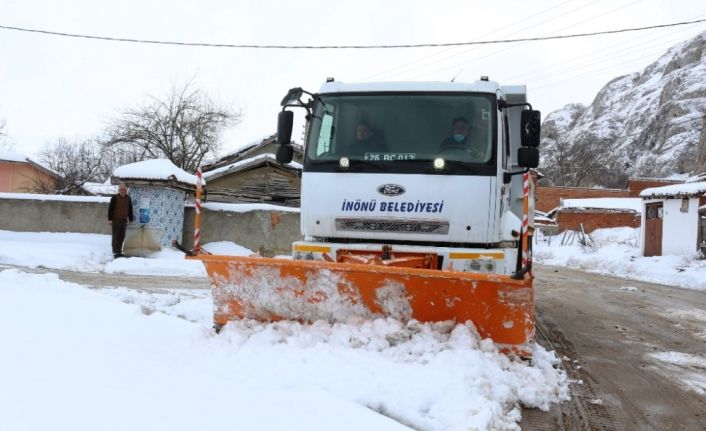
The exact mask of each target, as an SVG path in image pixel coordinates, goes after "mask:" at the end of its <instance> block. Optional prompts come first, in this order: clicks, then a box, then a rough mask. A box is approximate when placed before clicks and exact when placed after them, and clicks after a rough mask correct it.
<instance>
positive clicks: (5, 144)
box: [0, 118, 13, 150]
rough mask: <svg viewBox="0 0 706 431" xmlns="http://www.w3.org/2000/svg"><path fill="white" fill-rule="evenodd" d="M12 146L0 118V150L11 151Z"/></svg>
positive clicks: (3, 121) (3, 122) (2, 120)
mask: <svg viewBox="0 0 706 431" xmlns="http://www.w3.org/2000/svg"><path fill="white" fill-rule="evenodd" d="M12 147H13V145H12V144H11V143H10V140H9V139H8V137H7V132H6V129H5V119H3V118H0V150H11V149H12Z"/></svg>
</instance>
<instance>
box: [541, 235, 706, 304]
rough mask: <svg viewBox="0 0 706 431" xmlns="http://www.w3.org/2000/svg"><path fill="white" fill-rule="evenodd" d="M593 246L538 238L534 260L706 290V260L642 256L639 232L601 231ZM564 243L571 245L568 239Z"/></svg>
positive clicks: (558, 239) (689, 257) (558, 237)
mask: <svg viewBox="0 0 706 431" xmlns="http://www.w3.org/2000/svg"><path fill="white" fill-rule="evenodd" d="M591 237H592V238H593V240H594V242H593V244H591V245H589V246H582V245H581V244H580V243H579V241H578V240H577V239H574V241H573V243H571V244H565V245H562V244H561V241H562V238H563V236H562V235H557V236H554V237H551V238H549V237H544V238H538V241H537V242H536V244H535V246H534V259H535V261H536V262H538V263H541V264H544V265H554V266H566V267H569V268H574V269H580V270H583V271H591V272H598V273H601V274H611V275H616V276H621V277H625V278H630V279H635V280H641V281H647V282H652V283H660V284H667V285H670V286H679V287H684V288H688V289H698V290H706V260H703V259H699V257H698V255H697V253H694V254H693V255H690V256H652V257H645V256H642V255H641V253H640V242H639V241H640V229H634V228H628V227H623V228H612V229H598V230H596V231H594V232H592V233H591ZM565 242H568V241H567V240H565Z"/></svg>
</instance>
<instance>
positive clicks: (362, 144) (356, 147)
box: [351, 122, 387, 156]
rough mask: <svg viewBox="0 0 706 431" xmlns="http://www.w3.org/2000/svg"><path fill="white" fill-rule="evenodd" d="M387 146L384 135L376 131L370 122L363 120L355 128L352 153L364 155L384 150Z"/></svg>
mask: <svg viewBox="0 0 706 431" xmlns="http://www.w3.org/2000/svg"><path fill="white" fill-rule="evenodd" d="M386 150H387V148H386V146H385V143H384V142H383V140H382V137H381V136H380V135H379V134H378V133H375V131H374V130H373V129H372V128H371V127H370V125H369V124H368V123H365V122H361V123H358V125H357V126H356V128H355V142H354V144H353V148H352V151H351V153H352V155H359V156H362V155H364V154H365V153H370V152H372V153H376V152H384V151H386Z"/></svg>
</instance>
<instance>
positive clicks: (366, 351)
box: [0, 232, 568, 431]
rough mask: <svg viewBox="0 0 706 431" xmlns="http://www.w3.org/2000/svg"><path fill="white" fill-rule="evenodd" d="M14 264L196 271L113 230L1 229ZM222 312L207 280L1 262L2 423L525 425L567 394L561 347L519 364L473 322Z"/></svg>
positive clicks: (79, 426)
mask: <svg viewBox="0 0 706 431" xmlns="http://www.w3.org/2000/svg"><path fill="white" fill-rule="evenodd" d="M10 246H11V247H10ZM218 247H219V249H220V250H230V251H231V252H232V253H233V254H246V253H248V252H249V251H248V250H244V249H241V248H239V246H236V245H234V244H232V245H229V244H219V245H218ZM51 249H53V250H51ZM8 250H9V251H8ZM169 262H171V263H177V264H175V265H174V266H173V267H171V266H170V263H169ZM0 263H3V264H12V265H20V266H25V267H45V268H61V269H73V270H81V271H96V272H121V271H122V273H126V274H127V273H131V274H135V273H151V274H155V275H160V274H163V272H164V271H165V268H166V270H167V271H170V272H169V274H170V275H177V274H183V275H189V276H193V275H194V274H195V272H193V269H191V268H190V267H189V266H188V265H185V264H186V263H189V261H185V260H183V255H181V254H180V253H178V252H176V251H173V250H166V251H163V252H161V253H160V254H157V255H155V256H153V257H152V258H151V259H137V258H128V259H118V260H116V261H112V260H111V259H110V247H109V237H107V236H104V235H86V234H47V233H37V234H31V233H14V232H0ZM146 287H149V286H146ZM211 313H212V302H211V296H210V291H208V290H206V289H171V290H170V289H163V288H162V289H158V290H155V291H151V290H150V289H145V290H134V289H127V288H124V287H115V288H103V289H92V288H88V287H85V286H81V285H78V284H74V283H69V282H65V281H62V280H60V279H59V278H58V276H57V275H56V274H53V273H45V274H30V273H27V272H23V271H22V270H20V269H13V268H11V269H4V270H2V268H0V339H1V340H3V350H2V351H3V354H1V355H0V382H2V384H0V412H2V414H0V429H12V430H35V429H55V430H63V429H66V430H69V429H71V430H88V429H104V430H112V429H115V430H122V429H152V430H169V431H174V430H193V429H208V430H219V429H233V428H238V429H253V430H271V429H306V430H312V431H315V430H330V429H338V430H347V429H350V430H353V429H356V430H357V429H375V430H397V429H407V427H406V426H409V427H412V428H414V429H420V430H466V429H478V430H484V429H492V430H496V429H499V430H503V429H510V430H512V429H519V426H518V421H519V420H520V416H521V408H522V406H527V407H538V408H542V409H548V408H549V406H550V405H551V404H552V403H557V402H559V401H560V400H563V399H567V398H568V381H567V379H566V375H565V373H564V372H563V371H562V370H560V369H557V368H555V366H557V365H558V363H559V360H558V359H557V358H556V357H555V355H554V354H553V352H547V351H546V350H544V349H543V348H542V347H540V346H537V347H535V349H534V360H533V364H532V365H531V366H530V364H528V363H526V362H522V361H518V360H511V359H509V358H507V357H506V356H504V355H501V354H500V353H498V352H497V350H496V348H495V346H494V345H493V344H492V343H491V342H490V341H489V340H481V339H480V338H479V337H478V335H477V333H476V331H475V329H474V328H473V327H472V326H471V325H469V326H467V325H458V326H455V327H453V326H452V325H443V324H436V325H429V324H419V323H416V322H411V323H409V324H402V323H400V322H398V321H396V320H393V319H378V320H373V321H350V322H347V323H345V324H333V325H332V324H328V323H324V322H317V323H315V324H313V325H302V324H300V323H296V322H279V323H274V324H262V323H257V322H253V321H243V322H238V323H232V324H229V325H227V326H226V327H225V328H224V330H223V332H222V333H221V334H219V335H214V333H213V331H212V330H211V317H212V314H211ZM405 425H406V426H405Z"/></svg>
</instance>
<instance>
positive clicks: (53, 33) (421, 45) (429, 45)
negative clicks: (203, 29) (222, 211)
mask: <svg viewBox="0 0 706 431" xmlns="http://www.w3.org/2000/svg"><path fill="white" fill-rule="evenodd" d="M702 22H706V19H699V20H694V21H682V22H675V23H670V24H659V25H651V26H646V27H634V28H623V29H619V30H606V31H596V32H591V33H575V34H566V35H557V36H540V37H523V38H517V39H499V40H483V41H475V42H446V43H419V44H400V45H256V44H229V43H202V42H176V41H166V40H148V39H132V38H124V37H109V36H93V35H86V34H75V33H63V32H56V31H48V30H39V29H31V28H22V27H12V26H6V25H0V29H4V30H14V31H21V32H28V33H39V34H44V35H51V36H63V37H73V38H81V39H92V40H104V41H111V42H126V43H142V44H151V45H173V46H195V47H210V48H250V49H393V48H439V47H447V46H470V45H493V44H501V43H516V42H535V41H542V40H556V39H570V38H577V37H589V36H598V35H604V34H617V33H627V32H633V31H642V30H651V29H655V28H665V27H676V26H681V25H689V24H698V23H702Z"/></svg>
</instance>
